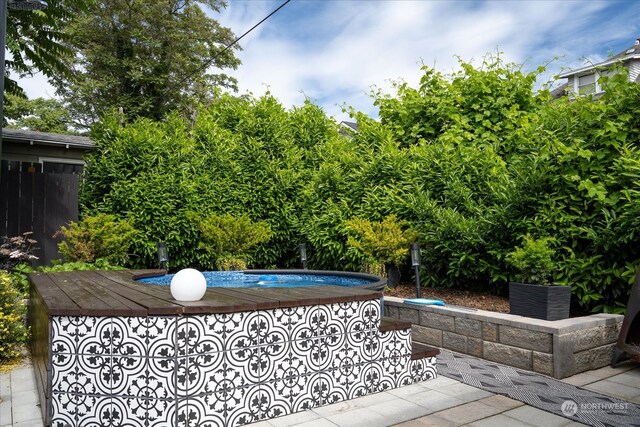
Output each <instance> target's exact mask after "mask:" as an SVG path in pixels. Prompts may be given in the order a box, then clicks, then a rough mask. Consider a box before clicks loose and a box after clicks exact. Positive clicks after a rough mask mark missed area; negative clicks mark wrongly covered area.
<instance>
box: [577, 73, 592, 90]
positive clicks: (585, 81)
mask: <svg viewBox="0 0 640 427" xmlns="http://www.w3.org/2000/svg"><path fill="white" fill-rule="evenodd" d="M578 93H579V94H580V95H588V94H590V93H596V75H595V73H593V74H587V75H586V76H580V77H578Z"/></svg>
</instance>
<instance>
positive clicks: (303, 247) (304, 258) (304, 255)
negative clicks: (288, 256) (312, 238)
mask: <svg viewBox="0 0 640 427" xmlns="http://www.w3.org/2000/svg"><path fill="white" fill-rule="evenodd" d="M300 261H302V268H304V269H305V270H306V269H307V245H305V244H304V243H300Z"/></svg>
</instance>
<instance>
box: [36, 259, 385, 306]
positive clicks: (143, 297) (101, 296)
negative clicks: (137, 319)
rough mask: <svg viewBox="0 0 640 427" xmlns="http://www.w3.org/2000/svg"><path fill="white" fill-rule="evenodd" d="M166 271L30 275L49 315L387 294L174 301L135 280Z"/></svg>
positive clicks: (246, 292)
mask: <svg viewBox="0 0 640 427" xmlns="http://www.w3.org/2000/svg"><path fill="white" fill-rule="evenodd" d="M163 274H165V271H164V270H118V271H72V272H61V273H31V274H30V275H29V280H30V281H31V283H32V284H33V291H35V292H37V293H38V294H39V295H40V296H41V298H42V301H43V303H44V304H43V305H44V307H45V308H46V310H47V313H48V314H49V315H50V316H149V315H184V314H213V313H235V312H240V311H252V310H267V309H274V308H288V307H296V306H306V305H319V304H333V303H341V302H350V301H366V300H371V299H380V298H381V297H382V292H378V291H373V290H368V289H359V288H351V287H342V286H318V287H308V288H304V289H303V288H264V289H258V288H247V289H244V288H207V291H206V293H205V295H204V297H203V298H202V299H201V300H200V301H194V302H181V301H176V300H174V299H173V297H172V295H171V291H170V288H169V286H162V285H153V284H148V283H139V282H136V281H135V279H137V278H141V277H151V276H159V275H163Z"/></svg>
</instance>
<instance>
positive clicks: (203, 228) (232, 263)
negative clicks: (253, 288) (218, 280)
mask: <svg viewBox="0 0 640 427" xmlns="http://www.w3.org/2000/svg"><path fill="white" fill-rule="evenodd" d="M198 227H199V228H200V232H201V233H202V240H203V241H202V242H201V243H200V244H199V248H200V249H203V250H204V251H205V252H207V253H208V254H209V255H210V256H211V257H213V258H214V259H215V262H216V267H217V268H218V270H224V271H230V270H246V268H247V263H248V262H249V261H250V255H249V251H250V250H251V249H253V248H254V247H256V246H258V245H259V244H261V243H264V242H266V241H267V240H269V239H270V238H271V235H272V234H273V233H272V232H271V229H270V228H269V225H268V224H267V223H266V222H264V221H258V222H253V221H251V218H249V217H248V216H247V215H240V216H238V217H234V216H233V215H230V214H225V215H216V214H214V215H210V216H208V217H206V218H204V219H202V220H200V221H198Z"/></svg>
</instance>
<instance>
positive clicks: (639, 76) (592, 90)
mask: <svg viewBox="0 0 640 427" xmlns="http://www.w3.org/2000/svg"><path fill="white" fill-rule="evenodd" d="M615 64H622V65H623V66H624V67H626V68H628V69H629V81H631V82H637V83H640V38H638V39H636V42H635V43H634V44H633V46H631V47H629V48H627V49H625V50H623V51H622V52H620V53H619V54H617V55H615V56H613V57H611V58H608V59H607V60H606V61H603V62H599V63H597V64H590V65H587V66H585V67H582V68H578V69H576V70H571V71H567V72H564V73H562V74H560V75H559V77H560V78H565V79H568V81H567V82H566V84H565V85H566V86H565V85H562V86H561V88H562V89H564V90H563V92H568V93H570V94H579V95H599V94H602V93H603V92H604V89H603V88H602V86H601V85H600V82H599V79H600V77H601V76H605V75H607V74H609V73H611V72H612V71H611V67H612V66H614V65H615ZM558 89H560V88H558ZM554 92H555V91H554Z"/></svg>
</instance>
